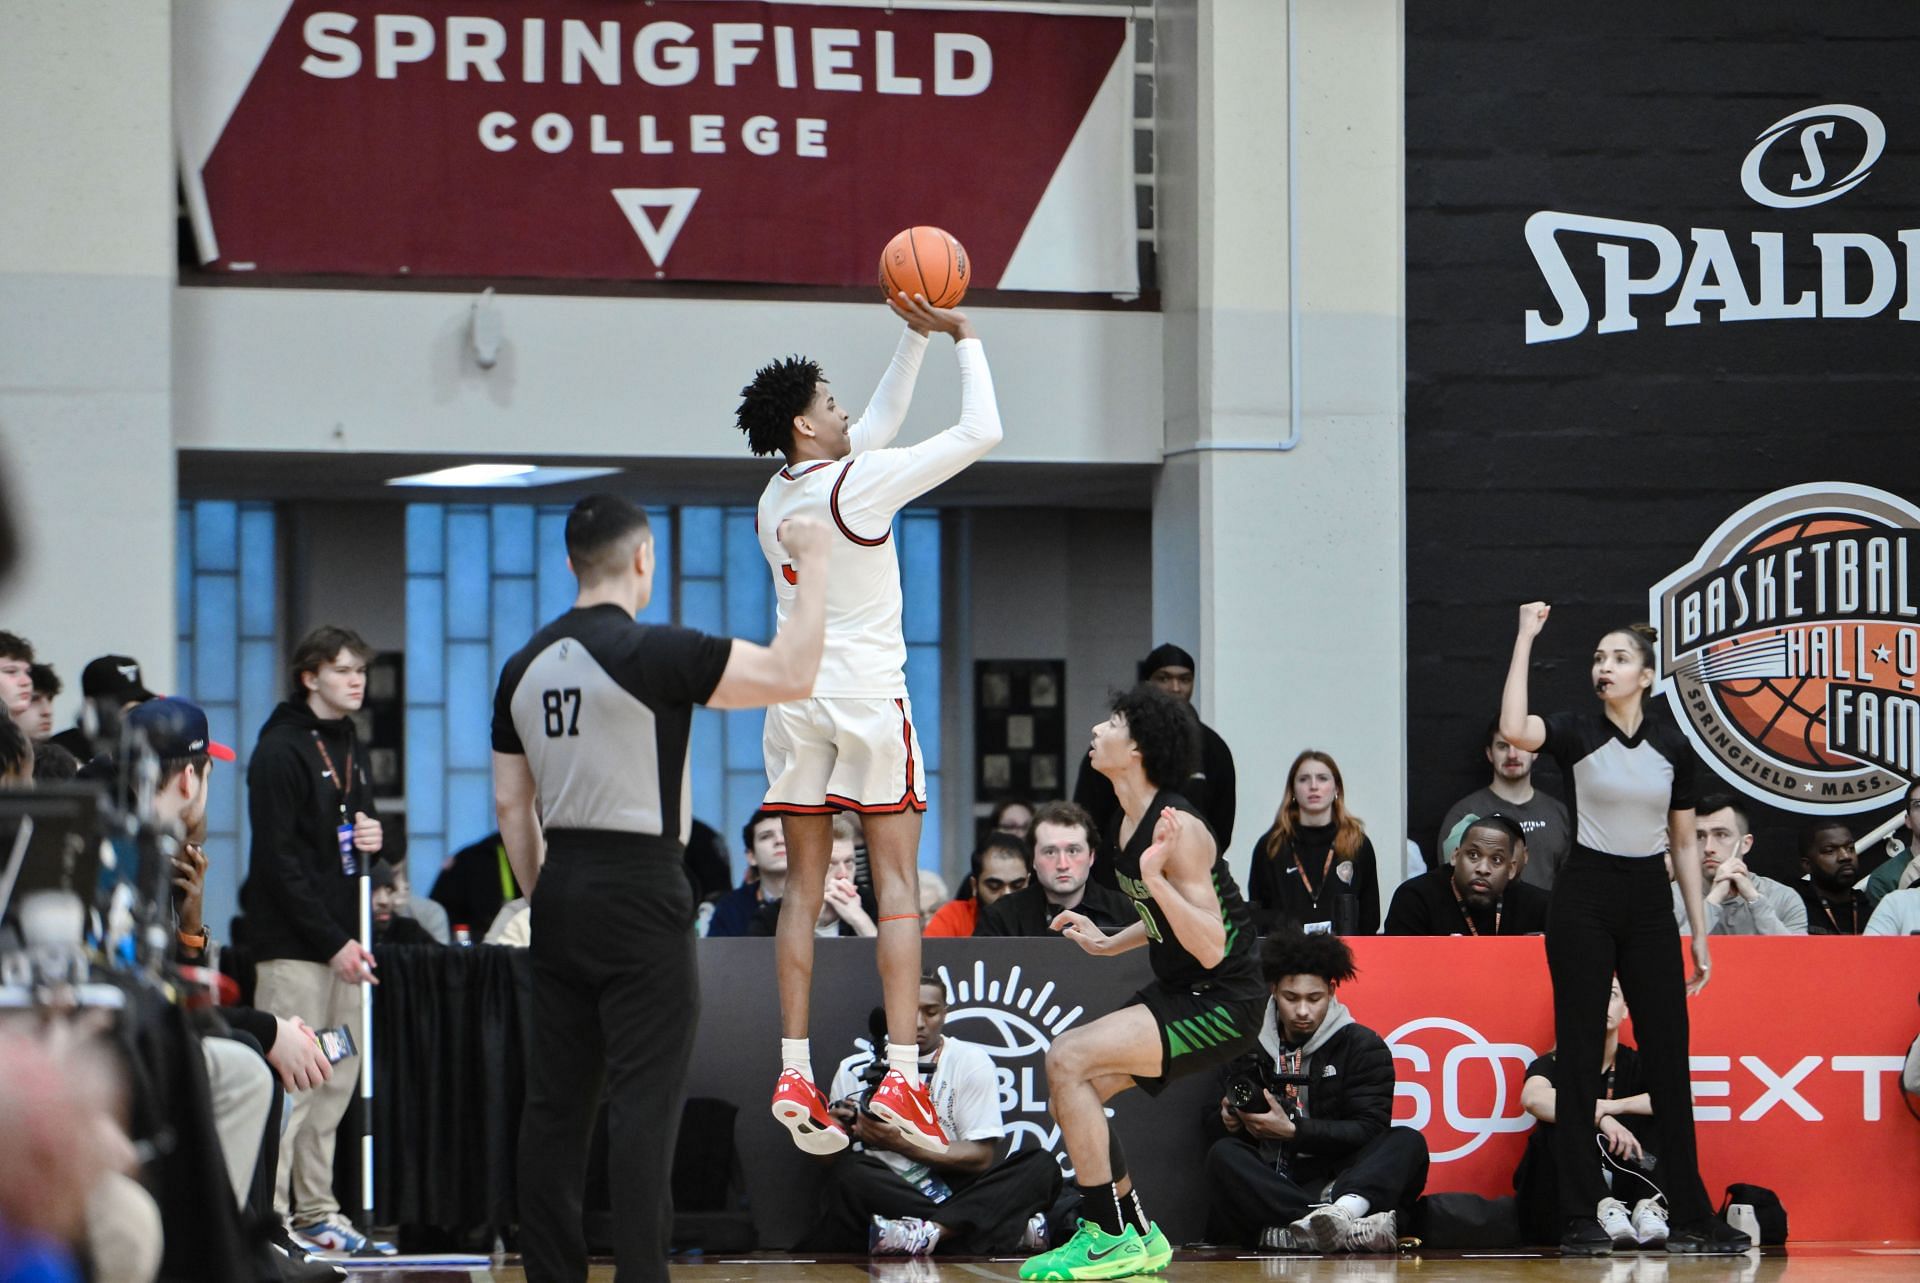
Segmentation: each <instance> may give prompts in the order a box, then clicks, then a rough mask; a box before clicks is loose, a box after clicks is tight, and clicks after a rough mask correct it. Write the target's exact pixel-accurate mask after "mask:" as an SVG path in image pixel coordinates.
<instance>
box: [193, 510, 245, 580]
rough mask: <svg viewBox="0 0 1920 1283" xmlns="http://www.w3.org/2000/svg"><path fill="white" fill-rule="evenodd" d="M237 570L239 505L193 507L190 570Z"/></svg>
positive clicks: (238, 565) (238, 555)
mask: <svg viewBox="0 0 1920 1283" xmlns="http://www.w3.org/2000/svg"><path fill="white" fill-rule="evenodd" d="M239 567H240V505H238V504H233V503H214V502H205V503H196V504H195V505H194V506H193V568H194V569H195V570H201V571H205V570H237V569H239Z"/></svg>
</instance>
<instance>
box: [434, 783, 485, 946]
mask: <svg viewBox="0 0 1920 1283" xmlns="http://www.w3.org/2000/svg"><path fill="white" fill-rule="evenodd" d="M493 824H494V819H493V776H492V775H490V774H486V773H483V772H480V771H454V772H452V773H451V774H449V775H448V777H447V832H446V838H447V842H448V843H449V844H451V845H452V847H453V848H454V849H455V850H458V849H459V848H461V847H463V846H465V845H467V843H469V842H476V841H478V840H479V839H481V838H483V837H485V836H486V835H487V834H489V833H491V832H493ZM467 925H468V926H469V927H471V926H472V925H473V924H472V923H468V924H467ZM479 929H480V930H481V931H482V932H484V931H486V929H487V924H485V923H482V924H481V925H480V928H479Z"/></svg>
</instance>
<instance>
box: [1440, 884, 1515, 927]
mask: <svg viewBox="0 0 1920 1283" xmlns="http://www.w3.org/2000/svg"><path fill="white" fill-rule="evenodd" d="M1447 885H1448V886H1449V887H1451V888H1452V889H1453V902H1454V903H1455V904H1457V905H1459V906H1460V919H1461V921H1463V922H1465V923H1466V924H1467V934H1468V935H1470V936H1477V935H1479V934H1480V928H1479V927H1476V926H1474V925H1473V915H1472V914H1471V913H1468V912H1467V901H1466V897H1465V896H1463V895H1461V894H1460V884H1459V883H1458V882H1455V881H1454V880H1453V879H1452V878H1448V879H1447ZM1505 906H1506V899H1505V898H1504V897H1502V898H1501V899H1499V900H1495V901H1494V902H1493V934H1495V935H1499V934H1500V913H1501V911H1502V909H1503V908H1504V907H1505Z"/></svg>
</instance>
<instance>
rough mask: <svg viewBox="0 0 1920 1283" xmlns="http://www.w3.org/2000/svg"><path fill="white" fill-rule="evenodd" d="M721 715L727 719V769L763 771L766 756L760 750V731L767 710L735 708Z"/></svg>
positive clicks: (764, 723) (763, 724) (765, 718)
mask: <svg viewBox="0 0 1920 1283" xmlns="http://www.w3.org/2000/svg"><path fill="white" fill-rule="evenodd" d="M723 716H724V717H725V718H726V720H727V769H728V770H729V771H762V772H764V771H765V770H766V764H767V758H766V755H765V754H764V753H762V752H761V751H760V732H761V730H762V729H763V728H764V727H765V725H766V720H767V711H766V710H765V709H763V708H736V709H733V710H731V711H729V712H727V713H724V714H723Z"/></svg>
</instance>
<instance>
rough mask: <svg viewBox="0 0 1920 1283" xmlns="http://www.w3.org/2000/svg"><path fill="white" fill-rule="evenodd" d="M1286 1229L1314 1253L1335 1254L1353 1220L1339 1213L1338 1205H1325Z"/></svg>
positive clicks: (1349, 1230) (1341, 1212) (1351, 1226)
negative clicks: (1311, 1247) (1307, 1245)
mask: <svg viewBox="0 0 1920 1283" xmlns="http://www.w3.org/2000/svg"><path fill="white" fill-rule="evenodd" d="M1287 1228H1288V1229H1290V1230H1292V1231H1293V1237H1294V1238H1295V1239H1296V1240H1298V1241H1299V1242H1302V1243H1310V1244H1312V1245H1313V1250H1314V1251H1316V1252H1337V1251H1339V1250H1340V1243H1341V1241H1342V1240H1343V1239H1345V1238H1346V1237H1347V1235H1348V1234H1349V1233H1350V1232H1351V1231H1352V1228H1353V1218H1352V1217H1350V1216H1348V1215H1347V1214H1346V1213H1345V1212H1343V1211H1341V1210H1340V1207H1339V1205H1338V1204H1335V1203H1326V1204H1323V1205H1322V1206H1320V1207H1316V1208H1314V1209H1313V1210H1312V1211H1311V1212H1308V1213H1307V1214H1306V1215H1305V1216H1302V1217H1301V1218H1300V1219H1299V1220H1297V1221H1295V1222H1294V1223H1293V1224H1291V1225H1289V1226H1287Z"/></svg>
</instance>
